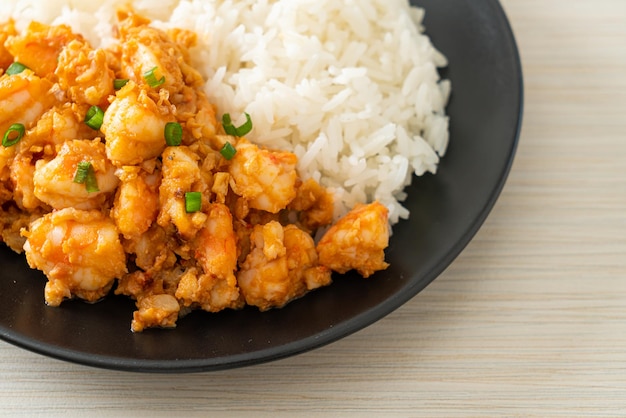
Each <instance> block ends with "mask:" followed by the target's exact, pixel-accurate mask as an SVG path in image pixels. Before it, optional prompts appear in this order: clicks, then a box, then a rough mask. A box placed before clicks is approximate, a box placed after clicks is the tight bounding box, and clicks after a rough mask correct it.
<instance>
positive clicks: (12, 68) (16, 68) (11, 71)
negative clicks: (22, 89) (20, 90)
mask: <svg viewBox="0 0 626 418" xmlns="http://www.w3.org/2000/svg"><path fill="white" fill-rule="evenodd" d="M26 69H28V67H27V66H25V65H24V64H22V63H21V62H17V61H15V62H14V63H12V64H11V65H9V68H7V70H6V74H8V75H15V74H19V73H21V72H22V71H24V70H26Z"/></svg>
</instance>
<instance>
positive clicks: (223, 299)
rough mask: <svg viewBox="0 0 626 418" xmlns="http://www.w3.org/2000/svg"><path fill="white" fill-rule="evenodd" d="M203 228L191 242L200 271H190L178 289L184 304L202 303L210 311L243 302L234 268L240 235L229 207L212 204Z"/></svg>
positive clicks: (238, 304)
mask: <svg viewBox="0 0 626 418" xmlns="http://www.w3.org/2000/svg"><path fill="white" fill-rule="evenodd" d="M207 214H208V217H207V220H206V223H205V225H204V227H203V228H202V229H201V230H200V231H199V233H198V235H197V236H196V238H195V239H194V240H193V241H192V243H191V244H192V246H193V248H194V255H195V258H196V260H197V261H198V265H199V267H201V269H202V270H201V271H197V270H193V269H192V270H190V271H189V272H187V274H185V275H184V276H183V277H182V278H181V281H180V283H179V285H178V289H177V290H176V297H177V298H179V299H180V300H182V301H183V303H184V305H185V306H192V305H199V306H200V307H201V308H202V309H204V310H206V311H209V312H217V311H220V310H222V309H225V308H233V307H238V306H240V305H241V301H240V297H239V289H238V287H237V279H236V278H235V270H236V269H237V237H236V235H235V232H234V230H233V220H232V215H231V214H230V211H229V209H228V208H227V207H226V206H225V205H223V204H220V203H214V204H211V206H210V208H209V209H208V211H207Z"/></svg>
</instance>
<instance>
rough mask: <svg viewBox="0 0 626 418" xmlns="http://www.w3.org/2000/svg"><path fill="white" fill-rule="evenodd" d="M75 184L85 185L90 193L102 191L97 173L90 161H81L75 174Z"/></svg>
mask: <svg viewBox="0 0 626 418" xmlns="http://www.w3.org/2000/svg"><path fill="white" fill-rule="evenodd" d="M74 183H79V184H84V185H85V188H86V189H87V192H88V193H94V192H99V191H100V189H99V188H98V179H97V178H96V172H95V171H94V169H93V165H91V163H90V162H89V161H81V162H79V163H78V166H76V173H74Z"/></svg>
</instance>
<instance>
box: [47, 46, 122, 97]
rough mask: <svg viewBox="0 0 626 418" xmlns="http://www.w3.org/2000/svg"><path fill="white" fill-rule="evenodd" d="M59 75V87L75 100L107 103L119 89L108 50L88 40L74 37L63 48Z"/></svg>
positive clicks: (57, 72)
mask: <svg viewBox="0 0 626 418" xmlns="http://www.w3.org/2000/svg"><path fill="white" fill-rule="evenodd" d="M55 74H56V76H57V78H58V82H59V86H60V87H61V88H62V89H63V90H64V91H66V92H67V93H68V94H69V96H70V99H71V100H72V101H73V102H75V103H86V104H89V105H100V106H103V105H105V104H106V99H107V98H108V97H109V96H110V95H112V94H113V93H114V92H115V90H114V86H113V82H114V80H115V73H114V72H113V70H112V69H111V68H109V65H108V62H107V55H106V52H105V51H104V50H102V49H93V48H92V47H91V46H90V45H89V44H88V43H87V42H85V41H79V40H73V41H71V42H70V43H68V44H67V46H66V47H65V48H63V49H62V50H61V53H60V55H59V63H58V66H57V68H56V71H55Z"/></svg>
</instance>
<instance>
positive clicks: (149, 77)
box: [143, 67, 165, 87]
mask: <svg viewBox="0 0 626 418" xmlns="http://www.w3.org/2000/svg"><path fill="white" fill-rule="evenodd" d="M158 68H159V67H154V68H153V69H151V70H149V71H146V72H145V73H143V78H144V79H145V80H146V82H147V83H148V85H149V86H150V87H159V86H160V85H161V84H163V83H165V76H163V77H161V78H159V79H157V78H156V75H155V74H154V72H155V71H156V70H157V69H158Z"/></svg>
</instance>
